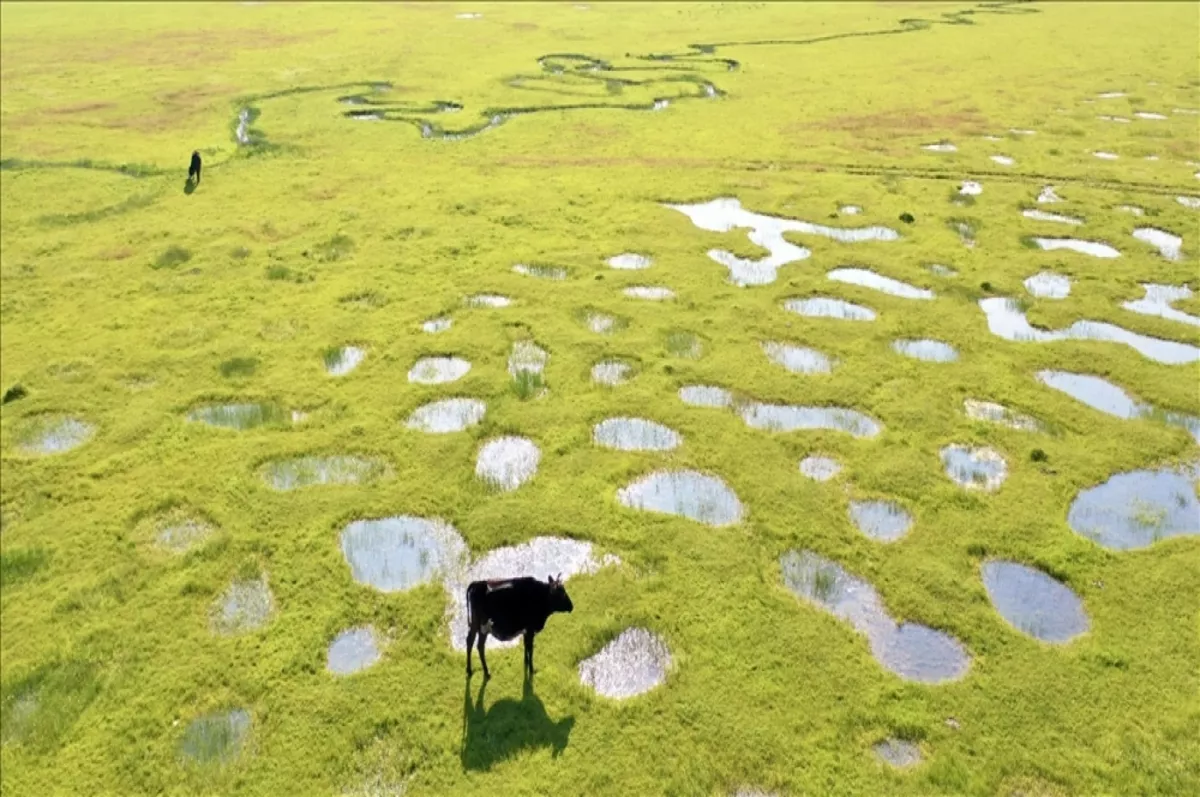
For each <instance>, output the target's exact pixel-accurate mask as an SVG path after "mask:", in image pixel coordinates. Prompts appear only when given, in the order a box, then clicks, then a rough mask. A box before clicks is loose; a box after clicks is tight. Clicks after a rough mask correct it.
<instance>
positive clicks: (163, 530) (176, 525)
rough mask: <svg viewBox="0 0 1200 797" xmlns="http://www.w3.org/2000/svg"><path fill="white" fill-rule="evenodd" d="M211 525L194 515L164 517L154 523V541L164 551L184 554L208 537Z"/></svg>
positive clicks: (211, 528)
mask: <svg viewBox="0 0 1200 797" xmlns="http://www.w3.org/2000/svg"><path fill="white" fill-rule="evenodd" d="M214 530H215V529H213V527H212V525H211V524H209V523H207V522H205V521H203V520H200V519H198V518H194V517H186V516H174V517H164V518H161V519H160V520H159V522H157V523H156V524H155V531H154V542H155V544H156V545H157V546H158V547H159V548H162V549H163V550H164V551H169V552H170V553H173V554H184V553H187V552H188V551H190V550H192V549H193V548H195V547H196V546H198V545H199V544H200V543H202V542H204V541H205V540H206V539H208V538H209V537H210V536H211V535H212V533H213V531H214Z"/></svg>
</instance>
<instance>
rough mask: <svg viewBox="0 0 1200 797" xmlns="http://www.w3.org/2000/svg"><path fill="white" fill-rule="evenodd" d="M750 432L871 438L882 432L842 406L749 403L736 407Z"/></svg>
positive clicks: (877, 425) (873, 422)
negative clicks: (818, 432) (823, 432)
mask: <svg viewBox="0 0 1200 797" xmlns="http://www.w3.org/2000/svg"><path fill="white" fill-rule="evenodd" d="M738 412H739V414H740V415H741V416H742V420H743V421H745V422H746V425H747V426H749V427H750V428H751V429H766V430H768V431H772V432H794V431H797V430H801V429H832V430H834V431H839V432H847V433H848V434H850V435H851V436H853V437H875V436H876V435H877V434H879V432H880V431H881V430H882V429H883V427H882V426H881V425H880V423H879V422H878V421H876V420H875V419H874V418H872V417H870V416H869V415H864V414H863V413H861V412H859V411H858V410H852V409H847V408H845V407H801V406H796V405H793V404H760V403H757V402H749V403H746V404H744V405H742V406H741V407H740V408H738Z"/></svg>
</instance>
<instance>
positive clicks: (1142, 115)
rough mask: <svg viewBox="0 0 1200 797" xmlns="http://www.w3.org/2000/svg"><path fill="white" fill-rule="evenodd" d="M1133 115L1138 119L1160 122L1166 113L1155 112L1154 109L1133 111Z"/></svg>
mask: <svg viewBox="0 0 1200 797" xmlns="http://www.w3.org/2000/svg"><path fill="white" fill-rule="evenodd" d="M1133 115H1134V116H1136V117H1137V118H1138V119H1148V120H1151V121H1155V122H1160V121H1162V120H1164V119H1166V118H1167V116H1166V114H1161V113H1156V112H1155V111H1135V112H1134V114H1133Z"/></svg>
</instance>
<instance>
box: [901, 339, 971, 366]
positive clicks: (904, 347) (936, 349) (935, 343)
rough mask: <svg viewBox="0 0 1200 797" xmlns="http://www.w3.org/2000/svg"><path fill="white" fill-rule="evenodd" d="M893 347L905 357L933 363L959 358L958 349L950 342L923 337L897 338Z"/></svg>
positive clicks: (950, 361) (948, 361)
mask: <svg viewBox="0 0 1200 797" xmlns="http://www.w3.org/2000/svg"><path fill="white" fill-rule="evenodd" d="M892 349H893V350H894V351H896V352H897V353H899V354H903V355H904V356H905V357H912V358H913V359H916V360H924V361H925V362H931V363H952V362H954V361H955V360H957V359H958V351H957V350H956V349H955V348H954V347H953V346H951V345H950V344H949V343H943V342H942V341H940V340H930V339H928V338H922V339H920V340H895V341H892Z"/></svg>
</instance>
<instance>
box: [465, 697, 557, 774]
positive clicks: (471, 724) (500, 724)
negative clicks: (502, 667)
mask: <svg viewBox="0 0 1200 797" xmlns="http://www.w3.org/2000/svg"><path fill="white" fill-rule="evenodd" d="M486 690H487V682H486V681H484V682H483V683H482V684H481V685H480V687H479V699H478V701H476V702H475V703H472V702H471V682H470V681H469V680H468V681H467V682H466V686H464V687H463V733H462V750H461V756H462V765H463V769H471V770H487V769H491V767H492V765H493V764H495V763H497V762H500V761H503V760H505V759H507V758H511V757H512V756H515V755H517V754H519V753H521V752H522V751H526V750H529V751H532V750H535V749H537V748H539V747H549V748H551V751H552V752H551V754H552V755H553V756H555V757H558V755H559V754H560V753H562V751H563V750H564V749H566V746H567V741H568V738H569V737H570V735H571V728H572V727H574V725H575V717H573V716H572V717H564V718H562V719H560V720H558V721H557V722H555V721H554V720H552V719H550V717H549V715H547V714H546V706H545V705H543V704H542V701H541V699H540V698H539V697H538V696H537V695H536V694H534V692H533V681H532V680H531V679H530V678H528V677H526V678H525V684H524V686H523V688H522V690H521V699H520V700H514V699H513V698H502V699H500V700H497V701H496V702H495V703H493V704H492V706H491V707H490V708H488V709H486V710H485V709H484V692H485V691H486Z"/></svg>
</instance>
